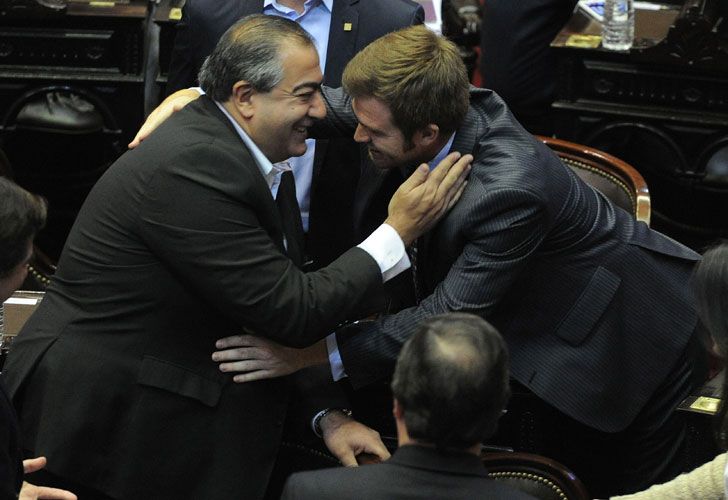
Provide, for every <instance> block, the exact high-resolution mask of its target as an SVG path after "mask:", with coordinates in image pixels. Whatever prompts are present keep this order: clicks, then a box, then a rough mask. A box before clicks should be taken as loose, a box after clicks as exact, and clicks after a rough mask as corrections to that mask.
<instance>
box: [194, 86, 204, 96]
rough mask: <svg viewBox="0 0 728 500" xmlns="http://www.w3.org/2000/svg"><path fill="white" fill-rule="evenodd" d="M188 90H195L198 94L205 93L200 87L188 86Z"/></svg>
mask: <svg viewBox="0 0 728 500" xmlns="http://www.w3.org/2000/svg"><path fill="white" fill-rule="evenodd" d="M190 90H196V91H197V93H198V94H200V95H205V91H204V90H202V87H190Z"/></svg>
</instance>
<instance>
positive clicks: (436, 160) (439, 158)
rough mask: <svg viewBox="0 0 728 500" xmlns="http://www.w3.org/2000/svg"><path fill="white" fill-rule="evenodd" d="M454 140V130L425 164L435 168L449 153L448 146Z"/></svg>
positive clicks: (449, 146)
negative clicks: (438, 150)
mask: <svg viewBox="0 0 728 500" xmlns="http://www.w3.org/2000/svg"><path fill="white" fill-rule="evenodd" d="M454 140H455V132H453V133H452V134H451V135H450V139H448V140H447V142H446V143H445V145H444V146H443V147H442V149H441V150H440V152H439V153H437V154H436V155H435V157H434V158H433V159H432V160H430V161H429V162H427V165H429V167H430V170H432V169H433V168H435V167H436V166H437V165H438V164H439V163H440V162H441V161H442V160H444V159H445V157H446V156H447V155H448V153H450V148H451V147H452V143H453V141H454Z"/></svg>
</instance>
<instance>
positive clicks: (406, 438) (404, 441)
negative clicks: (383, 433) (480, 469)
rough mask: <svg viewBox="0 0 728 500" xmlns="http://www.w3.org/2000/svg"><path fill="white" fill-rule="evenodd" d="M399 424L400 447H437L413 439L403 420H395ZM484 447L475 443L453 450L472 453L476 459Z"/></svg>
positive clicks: (398, 438) (398, 437)
mask: <svg viewBox="0 0 728 500" xmlns="http://www.w3.org/2000/svg"><path fill="white" fill-rule="evenodd" d="M395 420H396V424H397V442H398V443H399V446H405V445H415V446H424V447H427V448H434V447H435V445H434V444H432V443H428V442H427V441H422V440H420V439H412V438H411V437H410V435H409V432H407V425H405V423H404V420H402V419H395ZM482 447H483V445H482V444H480V443H475V444H474V445H472V446H470V447H468V448H458V449H455V448H453V451H461V452H464V453H471V454H473V455H475V456H476V457H479V456H480V452H481V449H482Z"/></svg>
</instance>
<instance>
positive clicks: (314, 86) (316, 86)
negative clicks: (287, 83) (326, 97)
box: [291, 82, 321, 94]
mask: <svg viewBox="0 0 728 500" xmlns="http://www.w3.org/2000/svg"><path fill="white" fill-rule="evenodd" d="M303 89H307V90H314V91H315V90H321V83H320V82H304V83H299V84H298V85H296V86H295V87H293V90H291V93H292V94H295V93H296V92H298V91H299V90H303Z"/></svg>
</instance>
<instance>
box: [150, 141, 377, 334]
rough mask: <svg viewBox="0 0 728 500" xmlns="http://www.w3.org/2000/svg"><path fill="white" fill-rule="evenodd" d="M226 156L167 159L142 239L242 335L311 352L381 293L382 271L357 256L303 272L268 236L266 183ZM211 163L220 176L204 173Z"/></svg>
mask: <svg viewBox="0 0 728 500" xmlns="http://www.w3.org/2000/svg"><path fill="white" fill-rule="evenodd" d="M221 149H222V147H221V146H216V144H215V143H212V144H207V143H205V144H201V145H198V146H195V145H192V146H190V147H187V148H185V150H184V151H183V152H181V153H179V155H177V156H176V157H174V158H172V159H165V160H164V161H165V162H169V163H172V164H174V165H173V166H171V167H162V168H160V169H159V170H158V172H157V173H156V174H155V176H154V177H153V178H152V179H151V181H150V182H149V183H148V185H147V186H146V188H145V195H144V196H145V199H144V202H143V203H142V205H141V213H140V217H139V219H140V222H139V225H140V227H139V231H140V234H141V237H142V238H143V239H144V241H145V242H146V244H147V245H148V246H149V248H150V249H151V251H152V252H154V253H155V254H156V255H157V257H158V258H159V259H160V260H161V261H163V262H164V263H165V264H166V265H167V266H168V268H169V272H170V273H171V274H173V275H174V277H175V278H176V279H178V280H180V281H181V282H183V283H185V284H186V285H187V287H188V288H189V290H192V291H193V293H195V294H197V295H199V298H200V300H203V301H206V302H208V303H210V304H213V305H214V306H216V307H217V308H218V309H219V310H220V312H221V313H222V314H223V315H225V316H226V317H228V318H231V319H232V320H233V321H234V322H235V323H236V324H237V325H238V326H239V327H240V328H241V329H245V330H248V331H250V332H251V333H255V334H257V335H260V336H264V337H267V338H270V339H273V340H275V341H277V342H279V343H281V344H284V345H289V346H294V347H302V346H305V345H309V344H312V343H313V342H315V341H316V340H319V339H320V338H323V337H324V336H326V335H327V334H328V333H330V332H331V331H332V329H333V328H334V326H335V325H337V324H338V323H340V322H341V321H343V320H344V319H345V318H346V317H348V316H349V315H350V314H352V313H354V314H356V313H357V312H358V307H359V306H358V304H361V303H363V302H365V301H364V299H365V298H366V297H367V296H368V295H369V294H371V293H375V292H376V291H378V290H379V289H380V288H381V287H382V276H381V271H380V270H379V266H378V265H377V263H376V262H375V260H374V259H373V258H372V257H371V256H370V255H369V254H367V253H366V252H365V251H363V250H361V249H359V248H353V249H351V250H349V251H348V252H346V253H345V254H344V255H342V256H341V257H339V259H337V260H336V261H334V262H333V263H332V264H331V265H329V266H328V267H326V268H323V269H321V270H319V271H316V272H313V273H304V272H302V271H300V270H299V269H298V268H297V267H296V266H295V265H294V264H293V262H291V260H290V259H288V257H286V256H285V255H284V254H283V253H281V251H280V250H279V248H278V247H277V246H276V244H275V243H274V241H273V239H272V237H271V234H270V233H269V231H271V225H272V222H271V221H270V214H269V212H271V211H275V210H276V208H275V204H274V203H273V201H272V199H271V198H270V191H268V190H267V186H265V182H264V181H263V179H262V177H260V175H259V174H258V173H257V172H253V170H252V169H249V171H246V170H245V169H237V170H236V169H235V167H234V165H236V164H237V163H238V162H239V161H240V158H231V157H229V155H232V153H225V152H220V150H221ZM202 159H204V163H205V164H209V165H216V169H217V170H220V172H217V173H210V172H208V171H207V170H205V169H204V168H202V167H201V166H200V165H201V162H203V160H202ZM226 165H227V166H230V165H232V166H231V167H230V168H229V169H228V170H225V168H226ZM256 176H257V177H256ZM229 179H235V183H234V184H232V185H231V183H232V182H233V181H231V180H229ZM256 183H257V184H256ZM238 186H242V187H238ZM266 197H267V198H266ZM265 217H268V218H269V219H266V222H261V220H262V219H264V218H265ZM264 228H265V229H264Z"/></svg>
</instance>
